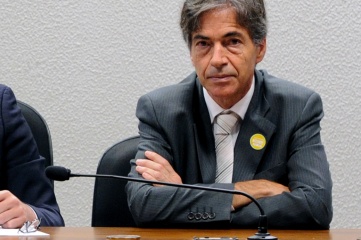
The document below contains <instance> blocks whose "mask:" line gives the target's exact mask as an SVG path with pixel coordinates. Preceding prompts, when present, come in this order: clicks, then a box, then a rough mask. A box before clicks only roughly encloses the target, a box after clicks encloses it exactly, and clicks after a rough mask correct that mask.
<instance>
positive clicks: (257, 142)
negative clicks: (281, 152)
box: [249, 133, 266, 150]
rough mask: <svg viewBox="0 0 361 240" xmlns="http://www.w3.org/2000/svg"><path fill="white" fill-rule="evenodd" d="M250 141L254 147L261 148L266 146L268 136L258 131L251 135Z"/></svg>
mask: <svg viewBox="0 0 361 240" xmlns="http://www.w3.org/2000/svg"><path fill="white" fill-rule="evenodd" d="M249 143H250V144H251V147H252V148H253V149H255V150H261V149H263V148H264V146H266V138H265V137H264V136H263V135H262V134H260V133H256V134H254V135H253V136H252V137H251V139H250V141H249Z"/></svg>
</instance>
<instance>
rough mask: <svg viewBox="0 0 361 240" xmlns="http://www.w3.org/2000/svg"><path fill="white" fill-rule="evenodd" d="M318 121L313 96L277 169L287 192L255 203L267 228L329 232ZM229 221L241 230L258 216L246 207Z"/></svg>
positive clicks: (319, 106) (328, 181)
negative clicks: (284, 177) (284, 172)
mask: <svg viewBox="0 0 361 240" xmlns="http://www.w3.org/2000/svg"><path fill="white" fill-rule="evenodd" d="M322 117H323V110H322V102H321V99H320V97H319V95H318V94H316V93H313V94H312V95H310V97H309V98H308V101H307V103H306V104H305V107H304V109H303V111H302V113H301V114H300V117H299V119H298V122H297V124H296V126H294V128H293V131H292V133H291V134H290V139H289V142H288V150H287V151H288V156H287V158H288V159H286V161H284V165H286V166H277V168H283V167H285V168H286V169H287V177H288V187H289V189H290V190H291V192H290V193H283V194H280V195H277V196H274V197H269V198H262V199H259V202H260V204H261V205H262V207H263V208H264V210H265V212H266V214H267V216H268V218H269V226H270V227H273V228H293V229H297V228H325V229H327V228H329V224H330V222H331V219H332V194H331V189H332V181H331V176H330V171H329V165H328V162H327V158H326V154H325V150H324V146H323V145H322V143H321V137H320V130H321V127H320V121H321V119H322ZM280 131H281V130H280ZM281 162H283V161H282V160H281ZM277 171H278V170H277V169H272V168H271V169H268V170H267V172H260V173H258V174H257V175H256V176H255V178H258V179H261V178H266V176H269V175H271V174H272V172H277ZM231 221H232V222H233V223H234V224H236V225H242V226H254V225H256V224H257V221H258V212H257V209H256V207H255V205H254V204H250V205H248V206H246V207H243V208H242V209H240V210H239V211H237V212H235V213H233V214H232V220H231Z"/></svg>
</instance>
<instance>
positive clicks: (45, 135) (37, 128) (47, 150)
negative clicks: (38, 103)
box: [17, 100, 53, 167]
mask: <svg viewBox="0 0 361 240" xmlns="http://www.w3.org/2000/svg"><path fill="white" fill-rule="evenodd" d="M17 104H18V106H19V107H20V109H21V112H22V114H23V115H24V118H25V120H26V121H27V123H28V124H29V127H30V129H31V132H32V133H33V136H34V139H35V142H36V144H37V145H38V149H39V153H40V155H41V156H43V157H44V158H45V167H47V166H51V165H53V146H52V142H51V136H50V131H49V127H48V124H47V123H46V122H45V119H44V118H43V117H42V116H41V115H40V113H39V112H38V111H36V110H35V109H34V108H33V107H32V106H30V105H29V104H26V103H24V102H22V101H19V100H18V101H17Z"/></svg>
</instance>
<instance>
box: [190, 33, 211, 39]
mask: <svg viewBox="0 0 361 240" xmlns="http://www.w3.org/2000/svg"><path fill="white" fill-rule="evenodd" d="M197 39H198V40H199V39H201V40H209V37H206V36H204V35H201V34H196V35H194V37H193V40H197Z"/></svg>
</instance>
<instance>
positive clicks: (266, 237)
mask: <svg viewBox="0 0 361 240" xmlns="http://www.w3.org/2000/svg"><path fill="white" fill-rule="evenodd" d="M69 177H95V178H97V177H103V178H117V179H121V180H126V181H132V182H142V183H150V184H158V185H165V186H171V187H182V188H189V189H198V190H206V191H213V192H223V193H230V194H237V195H242V196H245V197H247V198H249V199H251V200H252V202H254V203H255V204H256V206H257V207H258V209H259V211H260V213H261V215H260V216H259V223H258V232H257V233H255V235H253V236H250V237H248V238H247V239H248V240H277V239H278V238H277V237H275V236H272V235H271V234H270V233H268V221H267V216H266V215H265V213H264V211H263V209H262V207H261V205H260V204H259V202H258V201H257V200H256V199H255V198H254V197H252V196H251V195H249V194H247V193H245V192H241V191H237V190H229V189H223V188H211V187H204V186H197V185H190V184H181V185H180V184H176V183H170V182H161V181H153V180H146V179H143V178H133V177H125V176H117V175H107V174H75V173H70V172H69Z"/></svg>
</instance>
